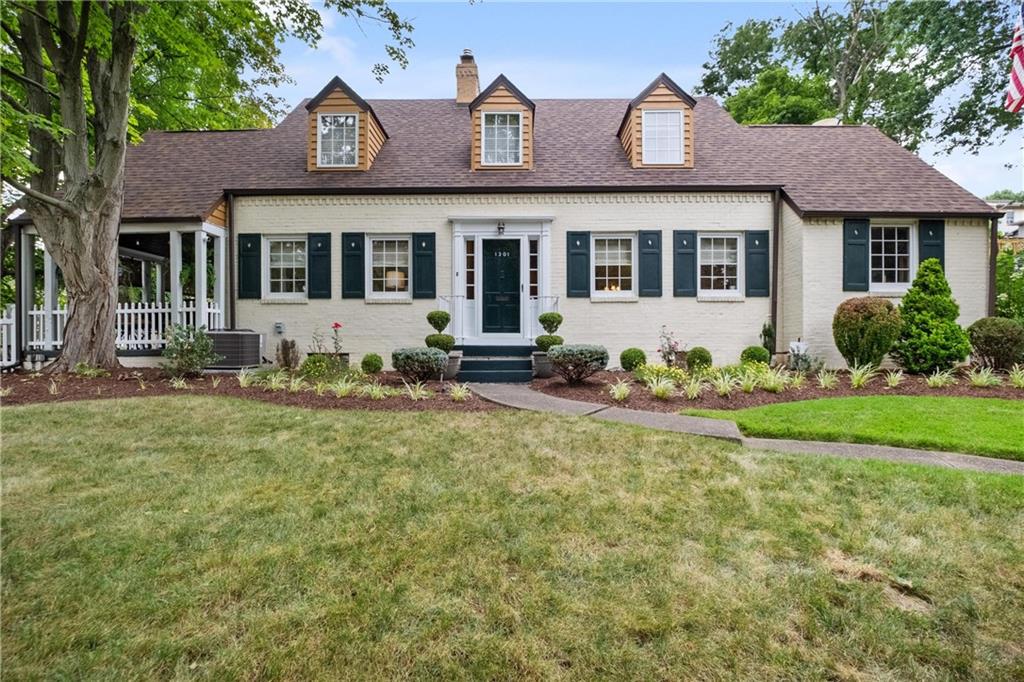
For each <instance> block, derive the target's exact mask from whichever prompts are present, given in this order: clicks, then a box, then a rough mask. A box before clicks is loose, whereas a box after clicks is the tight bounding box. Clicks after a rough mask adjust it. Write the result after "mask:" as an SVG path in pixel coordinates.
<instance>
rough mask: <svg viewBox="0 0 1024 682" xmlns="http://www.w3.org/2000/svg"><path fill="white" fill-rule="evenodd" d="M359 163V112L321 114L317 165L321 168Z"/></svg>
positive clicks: (343, 166) (317, 129)
mask: <svg viewBox="0 0 1024 682" xmlns="http://www.w3.org/2000/svg"><path fill="white" fill-rule="evenodd" d="M358 163H359V114H358V113H351V114H346V113H326V114H319V115H318V116H317V128H316V165H317V166H319V167H321V168H345V167H351V166H355V165H357V164H358Z"/></svg>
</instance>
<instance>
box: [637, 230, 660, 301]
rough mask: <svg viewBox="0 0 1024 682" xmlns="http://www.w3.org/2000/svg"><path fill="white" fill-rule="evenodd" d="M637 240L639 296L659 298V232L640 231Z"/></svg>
mask: <svg viewBox="0 0 1024 682" xmlns="http://www.w3.org/2000/svg"><path fill="white" fill-rule="evenodd" d="M637 238H638V240H639V242H640V248H639V261H638V264H639V267H640V273H639V274H640V295H641V296H661V230H648V231H641V232H640V234H639V235H638V237H637Z"/></svg>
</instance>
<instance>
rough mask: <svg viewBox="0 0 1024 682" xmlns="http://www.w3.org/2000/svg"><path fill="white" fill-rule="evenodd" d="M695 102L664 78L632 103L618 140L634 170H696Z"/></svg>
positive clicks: (654, 82) (646, 89) (659, 77)
mask: <svg viewBox="0 0 1024 682" xmlns="http://www.w3.org/2000/svg"><path fill="white" fill-rule="evenodd" d="M694 104H696V100H694V99H693V97H691V96H690V95H689V94H687V93H686V91H684V90H683V89H682V88H680V87H679V86H678V85H676V84H675V82H674V81H673V80H672V79H671V78H669V77H668V76H666V75H665V74H661V75H659V76H658V77H657V78H655V79H654V81H653V82H652V83H651V84H650V85H648V86H647V87H646V88H644V91H643V92H641V93H640V94H639V95H637V96H636V98H635V99H634V100H633V101H632V102H630V103H629V106H628V107H627V108H626V114H625V116H623V117H622V124H621V125H620V126H619V140H620V141H621V142H622V148H623V149H624V150H625V151H626V158H627V159H629V164H630V165H631V166H632V167H633V168H693V107H694Z"/></svg>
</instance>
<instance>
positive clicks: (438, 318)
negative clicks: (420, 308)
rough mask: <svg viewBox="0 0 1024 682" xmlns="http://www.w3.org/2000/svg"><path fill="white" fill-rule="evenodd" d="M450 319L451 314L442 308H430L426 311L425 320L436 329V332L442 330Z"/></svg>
mask: <svg viewBox="0 0 1024 682" xmlns="http://www.w3.org/2000/svg"><path fill="white" fill-rule="evenodd" d="M451 321H452V316H451V314H449V313H447V312H445V311H444V310H431V311H430V312H429V313H427V322H429V323H430V326H431V327H433V328H434V330H435V331H437V333H438V334H440V333H441V332H443V331H444V329H445V327H447V326H448V324H449V323H450V322H451Z"/></svg>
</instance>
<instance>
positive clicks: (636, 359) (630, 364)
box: [619, 348, 647, 372]
mask: <svg viewBox="0 0 1024 682" xmlns="http://www.w3.org/2000/svg"><path fill="white" fill-rule="evenodd" d="M646 364H647V353H644V352H643V351H642V350H640V349H639V348H627V349H626V350H624V351H622V352H621V353H619V367H621V368H622V369H624V370H626V371H627V372H632V371H633V370H634V369H636V368H637V367H640V366H641V365H646Z"/></svg>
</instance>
